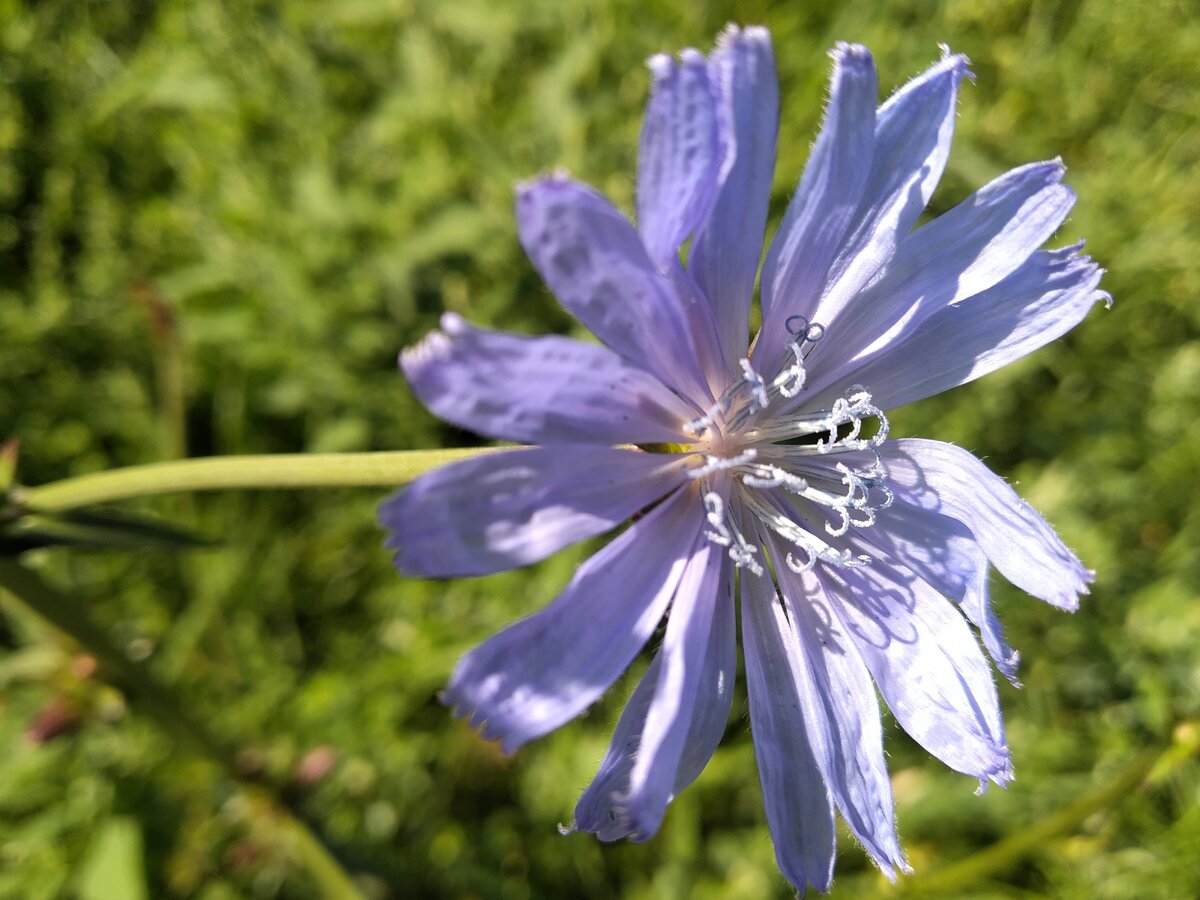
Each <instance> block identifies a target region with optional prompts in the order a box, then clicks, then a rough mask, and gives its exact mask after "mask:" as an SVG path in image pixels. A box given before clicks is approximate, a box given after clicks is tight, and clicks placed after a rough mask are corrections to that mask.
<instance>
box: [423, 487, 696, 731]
mask: <svg viewBox="0 0 1200 900" xmlns="http://www.w3.org/2000/svg"><path fill="white" fill-rule="evenodd" d="M701 522H702V511H701V507H700V504H699V503H697V502H696V497H695V494H694V493H693V492H692V491H690V490H683V491H679V492H678V493H676V494H675V495H674V496H672V497H670V498H669V499H667V500H665V501H664V502H663V503H662V504H661V505H659V506H658V507H657V508H655V509H654V510H652V511H651V512H650V513H648V514H647V515H646V516H645V517H644V518H642V519H639V520H638V521H636V522H634V523H633V525H631V526H630V527H629V529H628V530H627V531H626V532H625V533H624V534H622V535H621V536H620V537H618V538H617V539H616V540H614V541H613V542H612V543H610V544H609V545H608V546H606V547H604V549H602V550H600V551H599V552H598V553H596V555H595V556H593V557H591V558H590V559H588V560H587V562H585V563H584V564H583V565H582V566H580V567H579V569H578V571H577V572H576V573H575V577H574V578H572V579H571V583H570V584H569V585H567V588H566V590H564V591H563V592H562V593H561V594H560V595H559V596H558V598H557V599H556V600H554V602H553V603H551V604H550V605H549V606H547V607H546V608H545V609H543V610H541V611H540V612H538V613H535V614H534V615H532V616H530V617H529V618H527V619H523V620H522V621H520V622H517V623H516V624H515V625H511V626H509V627H508V628H506V629H505V630H504V631H502V632H500V633H499V634H497V635H496V636H494V637H492V638H490V639H489V640H487V641H485V642H484V643H483V644H481V645H479V646H478V647H476V648H475V649H474V650H472V651H471V652H470V653H468V654H467V655H466V656H464V657H463V658H462V659H461V660H460V661H459V663H458V665H457V666H456V667H455V669H454V674H453V676H451V678H450V683H449V685H447V687H446V690H445V692H444V694H443V700H444V702H445V703H447V704H448V705H450V706H453V707H454V709H455V714H456V715H460V716H465V717H466V718H467V719H468V720H469V721H470V723H471V724H472V725H473V726H475V727H477V728H480V729H482V732H483V735H484V737H486V738H488V739H498V740H499V741H500V746H501V747H502V748H503V750H504V752H506V753H511V752H512V751H514V750H516V749H517V748H518V747H520V746H521V745H522V744H524V743H525V742H527V741H529V740H532V739H533V738H536V737H541V736H542V735H543V734H547V733H548V732H551V731H553V730H554V729H555V728H558V727H559V726H560V725H562V724H563V723H564V722H568V721H570V720H571V719H573V718H575V716H577V715H579V714H580V713H581V712H583V711H584V710H585V709H587V708H588V707H589V706H590V705H591V704H592V703H594V702H595V701H596V699H597V698H598V697H599V696H600V695H601V694H603V693H604V692H605V691H606V690H608V688H609V686H610V685H611V684H612V683H613V681H615V680H616V679H617V677H618V676H619V675H620V674H621V673H622V672H624V671H625V669H626V667H628V665H629V663H630V662H631V661H632V660H633V657H634V656H635V655H637V652H638V650H640V649H641V648H642V646H643V645H644V644H645V643H646V641H647V640H649V638H650V635H651V634H653V633H654V629H655V627H656V626H657V625H658V623H659V620H661V619H662V617H663V614H664V613H665V612H666V610H667V604H668V603H669V602H670V600H671V598H672V597H673V596H674V595H675V591H676V589H677V588H678V586H679V582H680V579H681V578H682V577H683V572H684V570H685V569H686V568H687V564H688V561H689V560H690V559H691V557H692V555H693V554H694V553H695V552H696V549H697V547H698V546H701V545H702V542H703V545H706V543H707V542H706V541H705V538H703V537H702V536H701V535H700V524H701Z"/></svg>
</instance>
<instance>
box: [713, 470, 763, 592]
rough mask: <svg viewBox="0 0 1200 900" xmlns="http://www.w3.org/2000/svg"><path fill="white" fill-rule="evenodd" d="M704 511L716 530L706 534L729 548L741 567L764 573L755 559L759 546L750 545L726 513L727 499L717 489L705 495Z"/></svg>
mask: <svg viewBox="0 0 1200 900" xmlns="http://www.w3.org/2000/svg"><path fill="white" fill-rule="evenodd" d="M704 512H705V518H706V519H707V520H708V524H709V525H711V526H712V527H713V528H714V529H715V531H706V532H704V536H705V537H706V538H708V540H710V541H712V542H713V543H714V544H718V545H719V546H722V547H728V548H729V558H730V559H731V560H733V564H734V565H735V566H737V567H738V568H739V569H749V570H750V572H752V573H753V574H754V575H756V576H757V575H762V573H763V567H762V565H760V564H759V562H758V560H757V559H755V557H754V554H755V553H757V552H758V548H757V547H752V546H750V544H749V542H748V541H747V540H746V538H745V535H743V534H742V532H741V530H740V529H739V528H738V527H737V523H736V522H735V521H734V520H733V519H732V518H731V517H728V516H726V515H725V501H724V500H722V499H721V497H720V495H718V494H717V493H716V492H715V491H709V492H708V493H707V494H705V495H704Z"/></svg>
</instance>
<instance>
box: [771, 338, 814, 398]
mask: <svg viewBox="0 0 1200 900" xmlns="http://www.w3.org/2000/svg"><path fill="white" fill-rule="evenodd" d="M788 349H789V350H791V351H792V356H794V357H795V362H793V363H792V364H791V365H790V366H788V367H787V368H786V369H784V370H783V371H782V372H780V373H779V375H778V376H776V378H775V381H773V382H772V385H771V386H772V387H774V388H776V389H778V391H779V394H780V396H782V397H785V398H787V399H788V400H791V399H792V398H793V397H796V396H798V395H799V394H800V392H801V391H802V390H804V384H805V382H806V381H808V372H806V371H805V369H804V354H803V352H802V351H801V349H800V345H799V344H798V343H796V342H795V341H792V342H791V343H790V344H788Z"/></svg>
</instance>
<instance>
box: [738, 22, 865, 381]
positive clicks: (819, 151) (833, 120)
mask: <svg viewBox="0 0 1200 900" xmlns="http://www.w3.org/2000/svg"><path fill="white" fill-rule="evenodd" d="M830 56H832V57H833V60H834V69H833V74H832V76H831V77H830V84H829V105H828V106H827V107H826V108H825V120H824V122H823V124H822V126H821V132H820V134H819V135H818V136H817V141H816V143H815V144H814V145H813V149H812V153H811V154H810V155H809V158H808V164H807V165H806V166H805V167H804V175H803V177H802V178H801V179H800V185H799V187H797V188H796V194H795V196H793V197H792V201H791V203H790V204H789V205H788V209H787V213H786V215H785V216H784V218H783V224H782V225H780V227H779V233H778V234H777V235H776V236H775V239H774V240H773V241H772V242H771V247H770V249H769V250H768V251H767V258H766V261H765V262H764V263H763V273H762V303H763V328H762V332H761V333H760V334H759V338H758V341H757V342H756V344H755V348H754V362H755V365H756V366H758V367H759V368H760V369H761V370H762V371H764V372H774V371H776V370H777V369H778V368H779V360H780V354H781V353H782V350H783V347H784V346H785V345H786V344H787V343H788V342H789V341H791V340H792V335H791V334H789V332H788V329H787V327H786V322H787V320H788V319H789V318H790V317H792V316H803V317H805V318H806V320H807V318H808V317H810V316H812V315H813V310H814V308H815V307H816V304H817V301H818V299H819V298H820V295H821V291H822V290H823V288H824V287H825V278H826V276H827V275H828V274H829V266H830V265H831V264H832V262H833V260H834V257H835V256H836V254H837V252H838V250H839V249H840V248H841V245H842V243H843V241H845V239H846V233H847V231H848V230H849V228H850V226H851V224H852V222H853V219H854V214H855V212H856V211H857V210H858V206H859V202H860V201H861V200H862V196H863V191H864V189H865V188H866V185H867V175H868V174H869V173H870V171H871V157H872V154H873V153H874V145H875V104H876V102H877V100H878V97H879V82H878V78H877V76H876V74H875V62H874V60H872V59H871V54H870V52H869V51H868V50H867V48H866V47H863V46H861V45H859V44H838V45H837V47H836V48H835V49H834V50H833V51H832V52H831V53H830ZM806 324H807V322H806Z"/></svg>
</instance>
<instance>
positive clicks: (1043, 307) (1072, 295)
mask: <svg viewBox="0 0 1200 900" xmlns="http://www.w3.org/2000/svg"><path fill="white" fill-rule="evenodd" d="M1078 249H1079V246H1078V245H1076V246H1075V247H1067V248H1063V249H1060V250H1048V251H1039V252H1037V253H1035V254H1033V256H1031V257H1030V258H1029V259H1028V261H1026V263H1025V264H1024V265H1023V266H1021V268H1019V269H1018V270H1017V271H1015V272H1013V273H1012V274H1011V275H1009V276H1008V277H1007V278H1005V279H1004V280H1003V281H1001V282H1000V283H999V284H997V285H996V286H995V287H992V288H989V289H988V290H986V291H983V292H982V293H980V294H977V295H975V296H974V297H970V298H968V299H966V300H964V301H962V302H961V303H957V304H955V305H953V306H948V307H946V308H944V309H942V310H941V311H939V312H937V313H934V314H933V315H932V316H930V317H929V318H928V319H926V320H925V321H924V322H923V323H922V324H921V325H920V327H919V328H917V329H915V330H914V331H912V333H911V335H910V336H908V337H907V338H905V339H903V340H901V341H899V342H898V343H896V344H894V345H892V346H889V347H886V348H885V349H884V350H882V351H881V352H880V353H878V354H877V355H876V357H875V358H874V359H872V360H871V361H870V362H868V363H866V364H865V365H862V366H850V367H848V370H849V371H848V372H847V373H846V374H844V375H843V376H842V378H841V379H840V380H838V381H837V382H835V383H834V384H833V385H831V386H830V387H829V388H827V389H826V390H824V391H820V392H819V394H817V395H815V396H814V398H813V401H812V402H814V403H818V404H819V403H821V402H822V400H823V399H828V398H832V397H835V396H838V395H839V392H840V391H842V390H844V389H845V385H847V384H850V383H859V384H865V385H869V386H870V389H871V398H872V401H873V402H874V403H875V404H877V405H878V406H879V407H880V408H882V409H894V408H895V407H897V406H903V405H904V404H906V403H912V402H914V401H916V400H921V399H924V398H925V397H931V396H933V395H934V394H940V393H941V392H942V391H948V390H950V388H953V387H957V386H958V385H960V384H966V383H967V382H969V381H974V380H975V379H976V378H979V377H981V376H983V375H986V374H988V373H989V372H993V371H995V370H996V369H999V368H1001V367H1003V366H1006V365H1008V364H1009V363H1011V362H1015V361H1016V360H1018V359H1020V358H1021V357H1023V356H1026V355H1027V354H1029V353H1032V352H1033V351H1034V350H1037V349H1039V348H1040V347H1043V346H1045V345H1046V344H1048V343H1050V342H1051V341H1054V340H1057V339H1058V338H1060V337H1062V336H1063V335H1064V334H1066V333H1067V332H1068V331H1070V330H1071V329H1072V328H1074V327H1075V326H1076V325H1078V324H1079V323H1080V322H1081V321H1082V320H1083V318H1084V316H1086V315H1087V314H1088V312H1089V311H1090V310H1091V308H1092V307H1093V306H1095V305H1096V303H1098V302H1101V301H1104V302H1111V299H1112V298H1110V297H1109V295H1108V294H1107V293H1105V292H1104V291H1101V290H1097V285H1098V284H1099V283H1100V277H1101V275H1103V274H1104V270H1103V269H1101V268H1100V267H1099V266H1097V265H1096V264H1095V263H1093V262H1092V261H1091V259H1090V258H1088V257H1087V256H1082V255H1079V254H1078V253H1077V251H1078Z"/></svg>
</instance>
